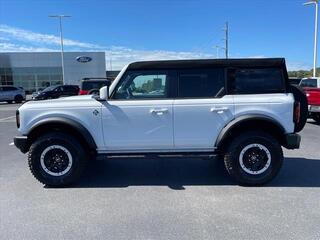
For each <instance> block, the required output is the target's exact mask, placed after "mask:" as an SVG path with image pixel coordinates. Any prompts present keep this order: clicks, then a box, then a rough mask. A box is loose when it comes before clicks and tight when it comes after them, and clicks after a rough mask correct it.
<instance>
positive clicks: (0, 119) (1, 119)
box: [0, 116, 16, 122]
mask: <svg viewBox="0 0 320 240" xmlns="http://www.w3.org/2000/svg"><path fill="white" fill-rule="evenodd" d="M15 117H16V116H10V117H5V118H0V122H2V121H6V120H11V119H14V118H15Z"/></svg>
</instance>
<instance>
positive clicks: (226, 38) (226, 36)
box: [223, 22, 229, 58]
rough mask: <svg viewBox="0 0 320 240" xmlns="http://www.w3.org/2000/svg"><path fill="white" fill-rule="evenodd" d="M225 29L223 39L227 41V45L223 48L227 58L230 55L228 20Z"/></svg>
mask: <svg viewBox="0 0 320 240" xmlns="http://www.w3.org/2000/svg"><path fill="white" fill-rule="evenodd" d="M223 31H224V32H225V37H224V38H223V40H224V41H225V47H224V48H223V49H224V50H225V55H226V58H228V57H229V23H228V22H226V24H225V27H224V28H223Z"/></svg>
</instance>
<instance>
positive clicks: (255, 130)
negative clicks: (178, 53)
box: [14, 58, 308, 186]
mask: <svg viewBox="0 0 320 240" xmlns="http://www.w3.org/2000/svg"><path fill="white" fill-rule="evenodd" d="M107 83H108V84H107V86H105V87H102V88H101V89H100V94H99V96H97V95H86V96H74V97H69V98H65V99H55V100H52V101H50V102H42V101H39V102H37V101H34V102H28V103H26V104H24V105H22V106H21V107H20V108H19V110H18V111H17V113H16V114H17V116H16V118H17V127H18V130H19V132H20V133H21V135H22V136H16V137H15V138H14V143H15V146H17V147H18V148H19V149H20V150H21V151H22V152H23V153H26V152H29V153H28V164H29V167H30V170H31V172H32V174H33V175H34V177H35V178H36V179H37V180H38V181H40V182H41V183H43V184H46V185H52V186H63V185H67V184H70V183H72V182H74V181H76V179H78V178H79V177H80V175H81V173H82V172H83V170H84V169H85V167H86V163H87V162H88V161H90V160H92V159H94V158H95V157H97V156H98V157H105V156H112V155H119V154H122V155H123V154H125V155H130V154H134V155H137V154H138V155H139V154H152V155H155V154H160V155H164V154H169V155H178V156H186V155H188V154H193V155H195V154H200V155H204V154H206V155H216V156H220V157H221V159H222V160H223V161H224V163H225V167H226V170H227V171H228V173H229V174H230V176H231V177H232V178H233V179H234V180H236V181H237V182H238V183H239V184H243V185H261V184H264V183H266V182H268V181H270V180H271V179H273V178H274V177H275V176H276V175H277V173H278V172H279V170H280V168H281V166H282V162H283V152H282V148H281V147H285V148H288V149H295V148H299V146H300V135H299V134H298V132H299V131H301V130H302V129H303V127H304V125H305V123H306V119H307V111H308V105H307V99H306V96H305V94H304V93H303V91H300V90H299V88H296V87H295V86H291V85H290V84H288V75H287V70H286V65H285V60H284V59H282V58H280V59H223V60H222V59H219V60H177V61H148V62H135V63H131V64H129V65H128V66H126V67H125V68H124V69H123V70H122V71H121V73H120V74H119V76H118V77H117V79H116V80H115V81H114V82H113V83H112V85H111V86H109V85H110V82H107ZM305 113H306V114H305ZM297 171H299V170H298V169H297Z"/></svg>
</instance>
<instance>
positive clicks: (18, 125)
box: [16, 110, 20, 128]
mask: <svg viewBox="0 0 320 240" xmlns="http://www.w3.org/2000/svg"><path fill="white" fill-rule="evenodd" d="M16 123H17V128H19V127H20V114H19V110H17V111H16Z"/></svg>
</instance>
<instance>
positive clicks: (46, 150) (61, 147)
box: [40, 145, 72, 177]
mask: <svg viewBox="0 0 320 240" xmlns="http://www.w3.org/2000/svg"><path fill="white" fill-rule="evenodd" d="M54 149H60V150H62V151H63V152H65V153H66V155H67V156H68V166H67V167H66V169H64V170H63V171H61V172H52V171H50V170H49V169H48V168H47V166H46V164H45V161H44V160H45V156H46V154H47V153H48V152H49V151H50V150H54ZM40 163H41V167H42V169H43V170H44V171H45V172H46V173H48V174H49V175H51V176H55V177H57V176H62V175H64V174H66V173H67V172H69V170H70V169H71V167H72V155H71V153H70V152H69V150H68V149H66V148H65V147H63V146H60V145H51V146H49V147H47V148H46V149H44V150H43V152H42V153H41V156H40Z"/></svg>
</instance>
